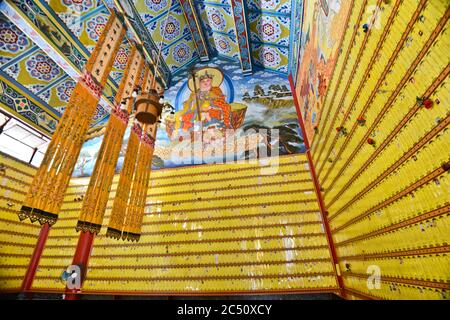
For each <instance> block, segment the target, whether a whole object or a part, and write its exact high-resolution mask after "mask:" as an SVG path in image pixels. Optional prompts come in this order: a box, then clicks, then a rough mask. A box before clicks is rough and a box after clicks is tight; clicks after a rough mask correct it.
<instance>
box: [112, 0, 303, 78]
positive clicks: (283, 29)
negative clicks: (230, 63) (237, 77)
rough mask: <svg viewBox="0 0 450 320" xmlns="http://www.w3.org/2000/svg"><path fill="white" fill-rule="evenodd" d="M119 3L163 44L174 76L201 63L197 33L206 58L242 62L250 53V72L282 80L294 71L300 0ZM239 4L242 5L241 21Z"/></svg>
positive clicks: (136, 0)
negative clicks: (272, 74)
mask: <svg viewBox="0 0 450 320" xmlns="http://www.w3.org/2000/svg"><path fill="white" fill-rule="evenodd" d="M120 1H121V2H124V1H128V2H129V3H130V5H134V7H135V9H136V11H137V12H138V13H139V16H140V19H141V20H142V22H143V24H144V26H145V28H146V30H147V31H148V32H149V34H150V35H151V37H152V39H153V40H154V41H155V43H156V44H157V46H158V47H159V45H161V47H162V52H161V53H162V56H163V57H164V60H165V62H166V63H167V65H168V67H169V69H170V72H171V75H172V76H173V75H176V74H177V73H179V72H180V71H181V70H182V69H184V68H185V67H187V66H189V65H191V64H193V63H195V62H198V61H200V60H203V59H202V54H201V52H199V46H197V45H196V41H195V39H194V38H195V36H196V35H197V34H198V36H199V37H201V38H202V39H204V42H205V43H206V49H207V51H208V54H207V56H208V57H209V58H210V57H212V56H220V57H223V58H227V59H232V60H235V61H242V60H243V57H244V55H245V54H246V53H248V54H249V58H248V61H249V62H250V64H251V66H250V67H249V70H250V71H251V69H252V67H253V66H256V67H259V68H264V69H267V70H268V71H272V72H275V73H279V74H283V75H288V74H289V73H290V72H292V71H294V72H296V70H293V67H296V65H297V61H296V60H297V59H298V49H299V45H298V43H296V42H295V41H294V40H297V39H299V38H297V37H294V35H296V34H297V35H298V33H299V32H300V30H301V21H302V14H303V9H302V8H303V0H120ZM186 2H187V3H188V5H186ZM189 4H192V8H193V10H191V9H190V8H189ZM238 4H241V5H243V9H242V10H243V12H244V16H243V19H239V14H238V11H239V10H236V5H238ZM169 6H170V9H169ZM186 17H189V19H187V18H186ZM193 20H197V21H198V22H199V23H198V24H199V28H198V29H197V28H196V27H195V25H194V26H193V27H191V26H190V24H189V23H188V21H190V22H192V21H193ZM241 31H245V32H244V33H243V32H241ZM246 50H247V51H246ZM294 51H295V52H294ZM294 60H295V61H294ZM242 67H243V68H242V69H243V72H244V71H245V70H244V69H245V68H244V65H243V66H242ZM244 73H247V74H249V72H244Z"/></svg>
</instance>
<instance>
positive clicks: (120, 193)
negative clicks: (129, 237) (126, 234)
mask: <svg viewBox="0 0 450 320" xmlns="http://www.w3.org/2000/svg"><path fill="white" fill-rule="evenodd" d="M141 136H142V128H141V126H140V125H139V124H138V123H137V122H136V123H134V124H133V127H132V129H131V133H130V138H129V140H128V145H127V150H126V153H125V160H124V162H123V166H122V171H121V172H120V177H119V183H118V184H117V191H116V197H115V198H114V202H113V207H112V211H111V217H110V218H109V224H108V229H107V231H106V236H108V237H112V238H115V239H120V238H121V236H122V229H123V225H124V221H125V216H126V213H127V207H128V199H129V197H130V189H131V184H132V183H133V175H134V170H135V167H136V159H137V157H138V152H139V141H140V140H141Z"/></svg>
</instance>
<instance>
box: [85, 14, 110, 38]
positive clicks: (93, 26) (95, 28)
mask: <svg viewBox="0 0 450 320" xmlns="http://www.w3.org/2000/svg"><path fill="white" fill-rule="evenodd" d="M107 21H108V19H107V18H106V17H104V16H96V17H94V18H92V19H91V20H89V21H88V23H87V32H88V34H89V38H91V39H92V40H95V41H97V40H98V39H99V37H100V35H101V34H102V32H103V30H104V29H105V26H106V22H107Z"/></svg>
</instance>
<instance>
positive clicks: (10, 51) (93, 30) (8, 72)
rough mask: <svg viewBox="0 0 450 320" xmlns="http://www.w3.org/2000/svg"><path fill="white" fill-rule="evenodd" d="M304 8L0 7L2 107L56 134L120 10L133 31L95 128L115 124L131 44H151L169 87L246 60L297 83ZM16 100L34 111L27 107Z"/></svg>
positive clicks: (218, 1)
mask: <svg viewBox="0 0 450 320" xmlns="http://www.w3.org/2000/svg"><path fill="white" fill-rule="evenodd" d="M303 1H304V0H83V1H82V0H8V1H0V9H1V10H0V11H1V12H3V13H4V14H3V13H0V104H1V105H2V106H8V108H10V109H11V110H13V111H15V112H16V113H20V116H21V117H22V118H26V119H22V120H25V121H27V122H28V123H32V124H33V125H34V126H35V127H36V128H37V129H39V130H40V131H41V132H43V133H45V134H47V135H49V134H51V133H52V132H53V131H54V128H55V127H56V124H57V122H58V120H59V118H60V116H61V114H62V112H63V111H64V108H65V106H66V104H67V102H68V99H69V97H70V94H71V92H72V90H73V88H74V86H75V78H76V77H77V76H78V75H79V74H81V72H82V69H83V67H84V64H85V63H86V61H87V59H88V58H89V56H90V53H91V51H92V49H93V48H94V47H95V44H96V43H97V41H98V38H99V36H100V35H101V33H102V32H103V30H104V27H105V24H106V21H107V20H108V17H109V15H110V11H111V10H113V9H115V10H118V11H120V12H122V13H123V14H124V15H125V20H126V22H127V26H128V30H127V35H126V38H125V40H124V41H123V43H122V44H121V46H120V49H119V53H118V55H117V57H116V59H115V62H114V65H113V69H112V71H111V74H110V77H109V79H108V83H107V84H106V86H105V89H104V92H103V97H102V100H101V101H100V103H99V106H98V108H97V112H96V114H95V117H94V119H93V122H92V125H93V126H95V125H98V124H100V123H102V122H103V121H105V120H106V119H107V118H108V117H109V112H110V108H111V106H112V103H113V101H114V96H115V92H116V90H117V88H118V84H119V83H120V81H121V79H122V76H123V70H124V68H125V66H126V63H127V61H128V54H129V52H130V40H135V41H137V42H138V43H140V44H141V45H142V46H143V48H144V53H145V55H146V58H147V59H148V61H151V62H157V61H158V67H157V72H158V76H159V78H160V79H162V81H163V83H164V84H165V86H166V87H168V86H169V85H170V84H171V83H170V81H171V78H173V77H174V76H175V75H177V74H178V73H180V72H181V71H183V70H184V69H185V68H188V67H189V66H191V65H193V64H195V63H197V62H199V61H208V60H210V59H211V58H212V57H214V56H220V57H222V58H225V59H230V60H233V61H238V62H240V63H241V67H242V72H243V74H251V73H252V72H253V71H254V70H256V69H258V68H264V69H266V70H268V71H270V72H274V73H278V74H281V75H288V74H289V73H292V74H293V78H294V79H296V78H297V77H296V76H295V75H296V72H297V65H298V60H299V48H300V45H299V43H298V41H299V39H300V38H301V37H300V34H299V33H300V30H301V23H302V20H303ZM14 96H17V97H23V98H24V99H25V100H27V101H28V102H29V103H30V104H32V107H30V106H28V107H23V106H19V107H20V110H19V109H18V105H17V103H18V102H17V101H16V100H17V99H18V98H17V99H16V98H14ZM19 100H20V99H19ZM16 102H17V103H16ZM18 110H19V111H20V112H19V111H18Z"/></svg>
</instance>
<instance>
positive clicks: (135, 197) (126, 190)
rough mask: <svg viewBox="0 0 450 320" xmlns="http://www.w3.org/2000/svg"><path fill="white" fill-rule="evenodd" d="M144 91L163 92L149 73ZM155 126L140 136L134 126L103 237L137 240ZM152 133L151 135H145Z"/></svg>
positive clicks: (138, 127) (146, 129) (140, 131)
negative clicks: (153, 89)
mask: <svg viewBox="0 0 450 320" xmlns="http://www.w3.org/2000/svg"><path fill="white" fill-rule="evenodd" d="M142 87H143V91H149V90H150V89H152V88H154V87H156V88H157V90H158V91H159V92H162V87H161V85H160V84H159V83H156V84H155V79H154V76H153V74H152V73H151V72H150V71H149V72H147V73H146V75H145V76H144V81H143V86H142ZM156 127H157V126H156V124H155V125H153V126H147V127H146V128H145V130H144V133H143V134H142V129H141V126H140V125H138V124H137V123H135V124H134V127H133V130H132V132H131V134H130V139H129V142H128V146H127V151H126V154H125V160H124V164H123V167H122V171H121V172H120V178H119V183H118V186H117V191H116V197H115V198H114V203H113V208H112V211H111V217H110V219H109V225H108V230H107V232H106V235H107V236H108V237H112V238H115V239H120V238H122V239H123V240H125V239H127V240H136V241H137V240H139V237H140V230H141V225H142V218H143V215H144V211H145V201H146V197H147V190H148V181H149V178H150V172H151V161H152V157H153V150H154V143H155V137H156ZM150 130H152V134H151V135H149V134H148V132H149V131H150Z"/></svg>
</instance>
